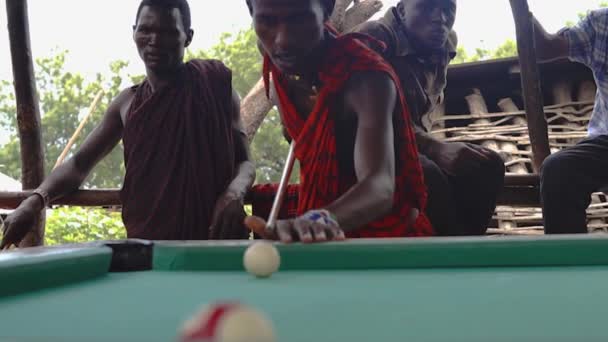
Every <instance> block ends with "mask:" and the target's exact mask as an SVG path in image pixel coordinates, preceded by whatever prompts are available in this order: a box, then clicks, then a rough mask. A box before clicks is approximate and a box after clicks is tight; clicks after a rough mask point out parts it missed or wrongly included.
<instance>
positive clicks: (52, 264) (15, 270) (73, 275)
mask: <svg viewBox="0 0 608 342" xmlns="http://www.w3.org/2000/svg"><path fill="white" fill-rule="evenodd" d="M111 259H112V250H111V249H110V248H108V247H103V246H96V247H86V248H85V247H74V248H39V249H35V248H34V249H29V250H28V249H24V250H19V251H14V252H10V253H1V254H0V298H2V297H5V296H11V295H15V294H18V293H23V292H28V291H34V290H39V289H46V288H51V287H54V286H61V285H65V284H71V283H74V282H78V281H84V280H87V279H92V278H95V277H100V276H104V275H106V273H107V272H108V268H109V266H110V261H111ZM1 330H2V328H1V325H0V331H1Z"/></svg>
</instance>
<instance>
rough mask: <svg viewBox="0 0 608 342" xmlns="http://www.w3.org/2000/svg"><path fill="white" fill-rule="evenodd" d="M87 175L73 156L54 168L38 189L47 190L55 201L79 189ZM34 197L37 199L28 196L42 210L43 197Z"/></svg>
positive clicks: (30, 201)
mask: <svg viewBox="0 0 608 342" xmlns="http://www.w3.org/2000/svg"><path fill="white" fill-rule="evenodd" d="M86 176H87V174H86V173H85V172H81V171H79V170H78V168H77V167H76V162H75V161H74V159H73V158H71V159H68V160H67V161H66V162H65V163H63V164H61V165H59V166H58V167H57V168H56V169H54V170H53V172H51V174H50V175H49V176H48V177H47V178H46V179H45V180H44V181H43V182H42V184H40V186H39V187H38V189H39V190H42V192H46V193H47V194H48V197H49V198H48V199H49V201H53V200H56V199H58V198H61V197H63V196H65V195H67V194H70V193H72V192H74V191H76V190H78V188H79V187H80V185H82V183H83V182H84V180H85V178H86ZM32 198H35V199H36V200H34V199H30V198H28V202H29V203H32V204H37V205H36V206H37V207H38V209H40V210H42V209H43V208H44V203H43V201H42V198H40V197H39V196H32Z"/></svg>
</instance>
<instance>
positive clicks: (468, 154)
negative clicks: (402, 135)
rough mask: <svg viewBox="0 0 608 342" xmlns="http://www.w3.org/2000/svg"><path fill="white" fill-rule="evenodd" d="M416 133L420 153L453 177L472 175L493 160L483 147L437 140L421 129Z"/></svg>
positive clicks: (416, 130) (417, 128) (488, 151)
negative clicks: (486, 162) (486, 161)
mask: <svg viewBox="0 0 608 342" xmlns="http://www.w3.org/2000/svg"><path fill="white" fill-rule="evenodd" d="M415 133H416V141H417V143H418V149H419V151H420V153H421V154H423V155H425V156H427V157H428V158H429V159H431V160H432V161H434V162H435V163H436V164H437V165H438V166H439V167H440V168H441V169H442V170H443V171H445V172H446V173H447V174H449V175H452V176H455V175H462V174H467V173H471V172H473V171H475V170H476V169H477V168H479V167H481V163H482V162H483V161H484V160H488V159H489V158H491V157H490V156H489V154H490V153H491V151H490V150H488V149H486V148H484V147H482V146H478V145H474V144H465V143H460V142H444V141H441V140H438V139H435V138H434V137H433V136H432V135H430V134H429V133H427V132H425V131H424V130H423V129H422V128H419V127H416V128H415Z"/></svg>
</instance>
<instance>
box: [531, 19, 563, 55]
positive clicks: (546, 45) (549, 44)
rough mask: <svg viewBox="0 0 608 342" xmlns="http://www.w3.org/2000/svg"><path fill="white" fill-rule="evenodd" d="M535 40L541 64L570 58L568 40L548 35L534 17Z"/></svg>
mask: <svg viewBox="0 0 608 342" xmlns="http://www.w3.org/2000/svg"><path fill="white" fill-rule="evenodd" d="M532 24H533V26H534V40H535V43H536V52H537V53H536V56H537V59H538V60H539V61H541V62H548V61H551V60H555V59H560V58H566V57H568V48H569V46H568V40H567V39H566V38H564V37H562V36H560V35H557V34H550V33H548V32H547V31H546V30H545V29H544V27H543V26H542V25H541V24H540V22H539V21H538V20H537V19H536V18H535V17H534V16H533V17H532Z"/></svg>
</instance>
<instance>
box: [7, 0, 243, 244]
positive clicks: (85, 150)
mask: <svg viewBox="0 0 608 342" xmlns="http://www.w3.org/2000/svg"><path fill="white" fill-rule="evenodd" d="M192 36H193V31H192V29H191V26H190V9H189V6H188V3H187V1H186V0H143V1H142V2H141V4H140V6H139V9H138V11H137V16H136V22H135V26H134V27H133V39H134V41H135V44H136V46H137V49H138V51H139V55H140V57H141V58H142V60H143V62H144V64H145V67H146V76H147V77H146V79H145V80H144V81H143V82H142V83H141V84H138V85H136V86H133V87H130V88H127V89H125V90H123V91H122V92H121V93H120V94H119V95H118V96H117V97H116V99H114V101H113V102H112V103H111V104H110V106H109V108H108V109H107V112H106V114H105V116H104V118H103V119H102V121H101V123H100V124H99V126H97V127H96V128H95V130H94V131H93V132H92V133H91V134H90V135H89V136H88V137H87V139H86V141H85V142H84V143H83V145H82V146H81V147H80V149H79V150H78V151H77V152H76V153H75V154H74V156H73V157H72V158H71V159H69V160H67V161H66V162H65V163H64V164H62V165H61V166H59V167H58V168H57V169H55V170H54V171H53V172H52V173H51V174H50V175H49V177H48V178H47V179H46V180H45V181H44V182H43V183H42V185H41V186H40V187H39V188H38V189H36V190H35V191H34V193H33V194H32V195H31V196H30V197H28V198H27V199H26V200H24V201H23V202H22V203H21V205H20V206H19V208H18V209H17V210H16V211H14V212H13V213H12V214H11V215H10V216H9V217H8V218H7V220H6V224H5V235H4V239H3V241H2V247H4V246H9V245H11V244H18V243H19V242H20V241H21V240H22V239H23V237H24V236H25V235H26V234H27V233H28V231H29V229H30V227H31V226H33V224H32V223H33V220H34V218H35V217H36V216H37V215H36V214H37V213H38V212H40V210H43V209H44V208H45V207H46V206H48V204H49V202H50V201H52V200H54V199H57V198H59V197H61V196H64V195H66V194H69V193H71V192H73V191H75V190H77V189H78V187H79V186H80V185H81V184H82V182H83V181H84V180H85V178H86V177H87V175H88V173H89V172H90V171H91V169H92V168H93V167H94V166H95V164H96V163H97V162H98V161H99V160H100V159H102V158H103V157H104V156H105V155H106V154H108V153H109V152H110V151H111V150H112V149H113V148H114V147H115V146H116V145H117V144H118V142H119V141H120V140H121V138H122V140H123V144H124V156H125V166H126V174H125V179H124V184H123V188H122V190H121V200H122V205H123V210H122V217H123V220H124V223H125V226H126V228H127V235H128V237H129V238H142V239H150V240H200V239H208V238H242V237H245V236H247V229H246V228H245V227H244V225H243V219H244V218H245V213H244V210H243V198H244V196H245V194H246V192H247V191H248V190H249V188H250V186H251V184H252V183H253V180H254V176H255V170H254V167H253V165H252V163H251V162H249V156H248V150H247V143H246V139H245V136H244V134H243V133H242V129H241V122H240V120H239V100H238V96H237V95H236V94H235V92H234V91H233V89H232V85H231V83H232V75H231V72H230V70H229V69H228V68H226V67H225V66H224V65H223V64H222V63H221V62H219V61H211V60H205V61H203V60H193V61H190V62H188V63H184V62H183V58H184V49H185V48H186V47H187V46H188V45H189V44H190V42H191V41H192Z"/></svg>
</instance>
